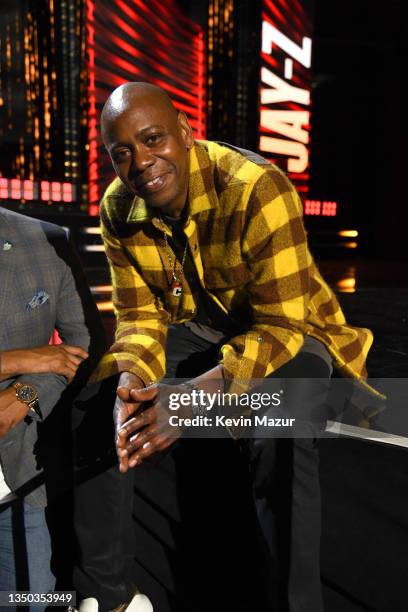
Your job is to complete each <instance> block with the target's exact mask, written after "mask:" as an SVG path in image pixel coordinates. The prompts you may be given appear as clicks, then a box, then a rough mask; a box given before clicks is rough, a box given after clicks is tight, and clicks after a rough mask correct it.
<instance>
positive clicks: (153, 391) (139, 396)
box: [130, 385, 159, 402]
mask: <svg viewBox="0 0 408 612" xmlns="http://www.w3.org/2000/svg"><path fill="white" fill-rule="evenodd" d="M158 393H159V388H158V386H157V385H151V386H150V387H143V389H131V390H130V396H131V398H132V399H133V400H134V401H136V402H148V401H151V400H153V399H154V398H155V397H156V396H157V395H158Z"/></svg>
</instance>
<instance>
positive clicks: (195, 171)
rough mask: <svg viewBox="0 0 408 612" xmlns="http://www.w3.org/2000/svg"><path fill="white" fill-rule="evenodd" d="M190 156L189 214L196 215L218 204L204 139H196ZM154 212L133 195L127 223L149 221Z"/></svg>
mask: <svg viewBox="0 0 408 612" xmlns="http://www.w3.org/2000/svg"><path fill="white" fill-rule="evenodd" d="M189 157H190V179H189V186H188V203H187V206H188V207H189V215H190V216H193V215H197V214H199V213H200V212H202V211H204V210H208V209H211V208H216V206H217V204H218V197H217V192H216V190H215V185H214V178H213V168H212V164H211V160H210V157H209V154H208V151H207V148H206V146H205V141H196V142H195V144H194V146H193V148H192V149H190V152H189ZM153 217H154V213H153V211H152V210H151V209H149V207H148V206H146V202H145V201H144V200H143V199H142V198H139V197H137V196H136V197H135V198H134V200H133V202H132V206H131V208H130V211H129V214H128V217H127V221H128V223H143V222H146V221H151V220H152V219H153Z"/></svg>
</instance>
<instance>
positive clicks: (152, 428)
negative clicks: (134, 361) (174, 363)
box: [114, 372, 191, 473]
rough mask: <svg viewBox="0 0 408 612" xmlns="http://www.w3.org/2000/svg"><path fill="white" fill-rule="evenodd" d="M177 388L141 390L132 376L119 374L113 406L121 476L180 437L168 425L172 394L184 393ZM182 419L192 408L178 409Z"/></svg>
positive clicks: (126, 373)
mask: <svg viewBox="0 0 408 612" xmlns="http://www.w3.org/2000/svg"><path fill="white" fill-rule="evenodd" d="M185 392H186V389H185V388H184V387H182V386H180V385H167V384H163V383H157V384H154V385H151V386H149V387H144V385H143V382H142V381H141V380H140V379H139V378H138V377H137V376H135V375H134V374H130V373H128V372H124V373H122V374H121V377H120V380H119V385H118V390H117V399H116V403H115V407H114V422H115V433H116V452H117V455H118V461H119V470H120V471H121V472H122V473H125V472H127V471H128V469H129V468H133V467H135V466H136V465H138V464H140V463H142V461H143V460H144V459H147V458H148V457H150V456H151V455H153V454H154V453H156V452H159V451H163V450H165V449H166V448H168V447H169V446H170V445H171V444H172V443H173V442H174V441H175V440H176V439H177V438H179V437H180V436H181V434H182V430H181V428H179V427H174V426H172V425H170V423H169V416H170V415H171V411H170V410H169V408H168V398H169V395H170V394H171V393H185ZM181 412H183V416H190V415H191V408H190V407H189V406H184V407H181V408H180V413H181Z"/></svg>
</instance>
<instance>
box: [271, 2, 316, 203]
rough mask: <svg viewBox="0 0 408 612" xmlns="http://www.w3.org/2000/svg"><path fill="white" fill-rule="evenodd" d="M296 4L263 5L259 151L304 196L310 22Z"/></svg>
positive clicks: (304, 6) (302, 5) (303, 6)
mask: <svg viewBox="0 0 408 612" xmlns="http://www.w3.org/2000/svg"><path fill="white" fill-rule="evenodd" d="M308 4H310V3H307V2H306V3H305V2H300V0H263V11H262V51H261V91H260V128H259V133H260V137H259V150H260V152H261V153H262V155H264V156H265V157H266V158H268V159H270V160H271V161H273V162H275V163H277V164H278V165H279V166H280V167H282V168H283V169H284V170H285V171H286V172H287V174H288V176H289V178H290V179H291V180H292V181H293V182H294V183H295V185H296V187H297V189H298V191H299V192H301V193H302V194H305V195H306V194H307V192H308V182H309V156H310V113H311V60H312V21H311V10H310V9H309V8H307V6H308Z"/></svg>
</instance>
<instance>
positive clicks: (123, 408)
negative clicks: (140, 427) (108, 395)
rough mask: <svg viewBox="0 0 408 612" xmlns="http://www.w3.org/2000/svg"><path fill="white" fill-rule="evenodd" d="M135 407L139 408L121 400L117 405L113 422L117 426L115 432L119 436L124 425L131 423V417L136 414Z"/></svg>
mask: <svg viewBox="0 0 408 612" xmlns="http://www.w3.org/2000/svg"><path fill="white" fill-rule="evenodd" d="M135 407H136V408H137V407H138V406H137V405H135V404H128V403H126V402H122V401H120V400H119V402H118V403H117V404H115V406H114V409H113V422H114V424H115V431H116V435H117V436H118V435H119V432H120V431H121V430H122V428H123V426H124V424H125V423H127V422H128V421H129V417H131V415H132V414H133V413H134V411H135ZM122 437H123V434H122Z"/></svg>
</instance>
